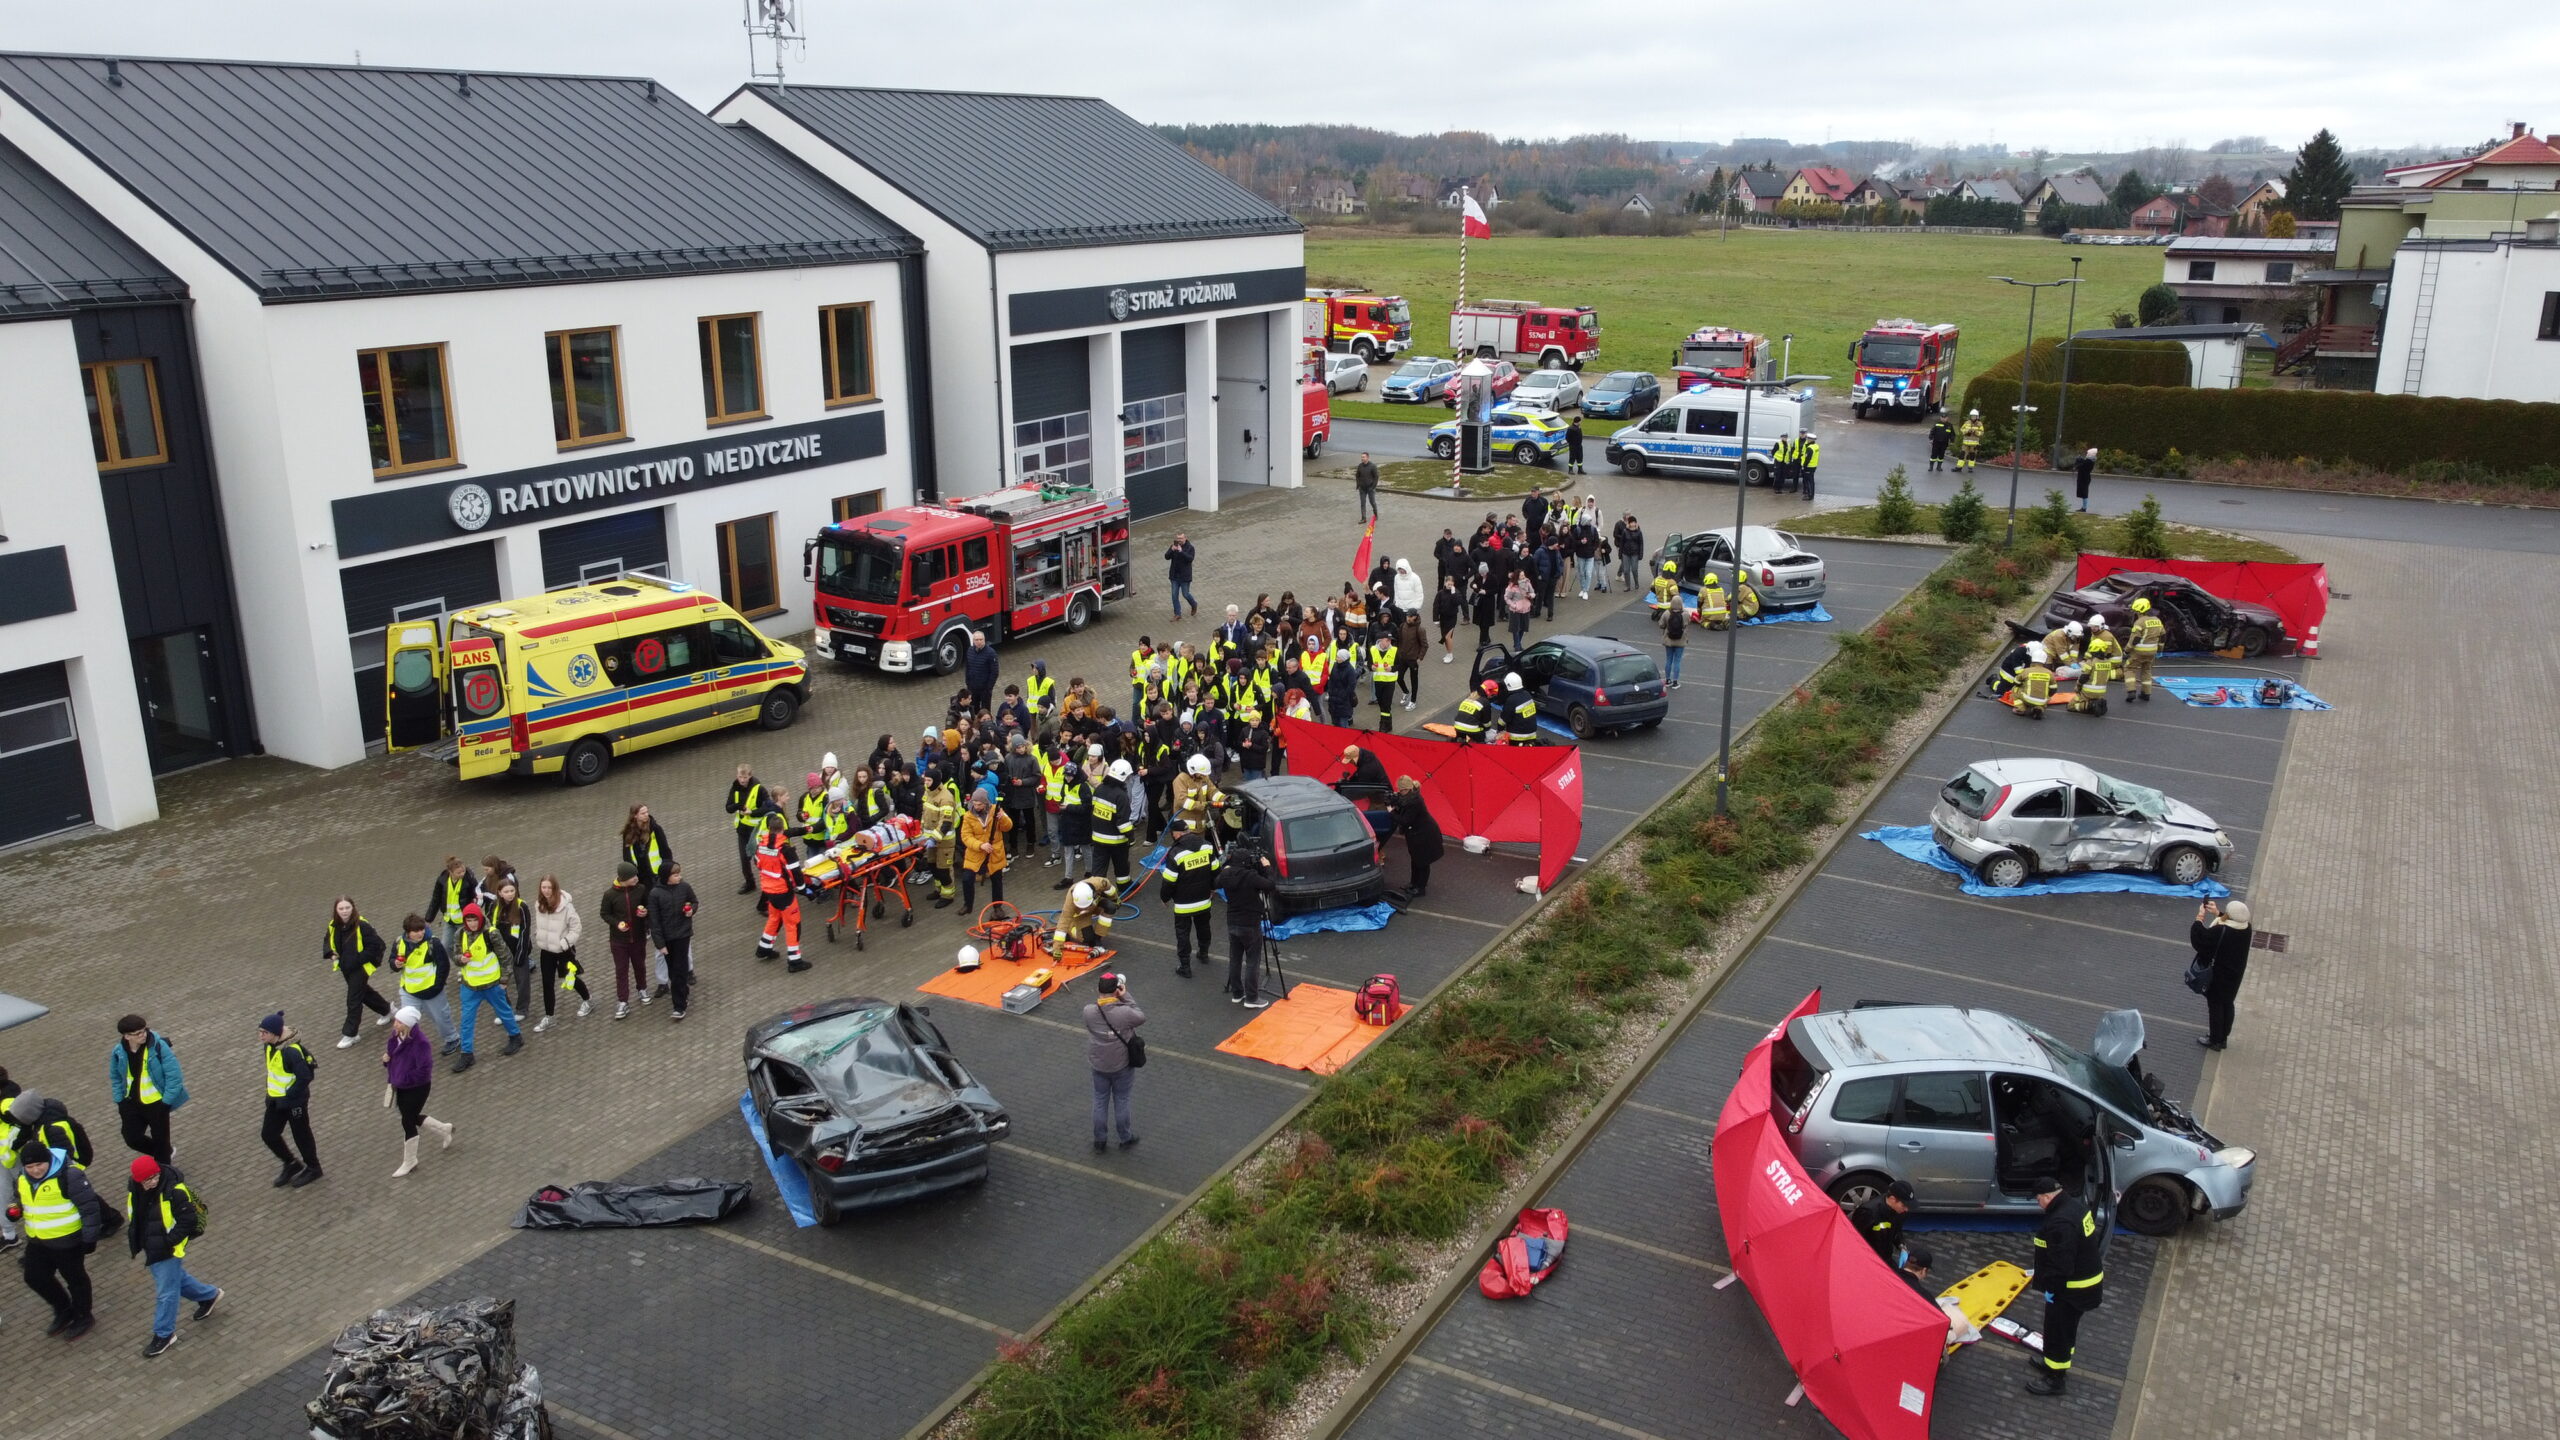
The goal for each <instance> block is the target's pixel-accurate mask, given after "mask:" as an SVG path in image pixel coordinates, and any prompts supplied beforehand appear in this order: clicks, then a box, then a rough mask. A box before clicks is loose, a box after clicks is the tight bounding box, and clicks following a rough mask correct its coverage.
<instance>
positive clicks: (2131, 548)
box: [2117, 495, 2175, 560]
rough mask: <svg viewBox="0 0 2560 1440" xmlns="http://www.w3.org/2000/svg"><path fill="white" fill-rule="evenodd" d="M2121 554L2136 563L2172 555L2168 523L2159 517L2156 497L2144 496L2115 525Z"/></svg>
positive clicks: (2166, 557)
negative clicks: (2122, 546)
mask: <svg viewBox="0 0 2560 1440" xmlns="http://www.w3.org/2000/svg"><path fill="white" fill-rule="evenodd" d="M2117 534H2118V535H2119V536H2120V537H2122V541H2123V544H2124V553H2125V554H2127V555H2130V556H2132V557H2133V558H2134V559H2137V560H2166V559H2169V558H2170V557H2171V555H2173V554H2174V553H2175V552H2174V551H2172V550H2171V549H2170V548H2169V523H2168V522H2167V521H2166V520H2163V519H2161V518H2160V497H2159V496H2157V495H2145V496H2143V497H2142V503H2141V504H2139V505H2136V506H2135V507H2133V512H2132V513H2131V514H2129V515H2127V516H2125V517H2124V519H2123V520H2122V521H2121V522H2119V523H2118V526H2117Z"/></svg>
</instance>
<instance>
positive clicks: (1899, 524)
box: [1876, 465, 1971, 535]
mask: <svg viewBox="0 0 2560 1440" xmlns="http://www.w3.org/2000/svg"><path fill="white" fill-rule="evenodd" d="M1967 483H1968V484H1970V483H1971V482H1970V481H1968V482H1967ZM1919 528H1920V506H1919V504H1918V503H1917V502H1915V501H1914V500H1913V499H1912V498H1911V482H1910V480H1909V479H1907V478H1905V477H1904V475H1903V473H1902V467H1901V466H1899V465H1896V466H1894V467H1893V468H1892V469H1891V470H1888V471H1886V472H1885V476H1884V488H1883V489H1882V490H1879V491H1877V492H1876V533H1877V534H1879V535H1908V534H1910V533H1911V532H1912V531H1914V530H1917V529H1919Z"/></svg>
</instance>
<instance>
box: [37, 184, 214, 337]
mask: <svg viewBox="0 0 2560 1440" xmlns="http://www.w3.org/2000/svg"><path fill="white" fill-rule="evenodd" d="M185 298H187V287H186V282H184V281H182V280H180V279H178V278H177V277H175V276H173V275H170V274H169V273H167V272H166V271H165V270H164V269H162V268H161V265H160V262H159V261H157V260H154V259H152V258H151V257H150V256H149V255H146V254H144V253H143V250H142V247H141V246H139V245H136V244H134V243H133V242H132V241H131V240H129V239H127V238H125V235H124V232H123V231H121V230H118V229H116V228H115V227H114V226H112V225H110V224H108V223H107V221H106V217H105V216H102V215H100V214H99V213H98V212H97V211H95V210H92V209H90V208H89V207H88V206H87V205H85V204H82V203H81V201H80V197H79V196H77V195H74V194H72V193H71V192H70V191H69V190H66V189H64V188H63V187H62V182H60V181H58V180H56V179H54V178H53V177H52V176H50V175H47V174H46V173H44V171H43V169H42V168H40V167H39V166H38V165H37V164H36V162H35V161H34V160H33V159H31V158H29V157H28V155H27V153H26V152H25V151H23V150H20V149H19V148H18V147H17V146H15V145H12V144H10V143H9V142H8V141H6V140H0V320H15V319H26V318H31V317H34V316H39V315H61V314H67V313H69V312H71V311H74V310H94V309H97V308H99V307H101V306H108V305H148V304H157V303H161V302H165V301H171V300H183V299H185Z"/></svg>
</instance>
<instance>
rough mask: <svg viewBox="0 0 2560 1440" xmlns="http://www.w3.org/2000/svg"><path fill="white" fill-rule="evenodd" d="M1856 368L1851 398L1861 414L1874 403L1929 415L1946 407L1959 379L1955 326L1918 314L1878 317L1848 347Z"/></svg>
mask: <svg viewBox="0 0 2560 1440" xmlns="http://www.w3.org/2000/svg"><path fill="white" fill-rule="evenodd" d="M1849 360H1850V363H1851V364H1852V365H1853V366H1855V367H1856V368H1855V370H1854V371H1853V373H1852V374H1851V375H1850V377H1849V404H1850V406H1851V408H1853V409H1855V410H1856V411H1857V412H1858V418H1859V419H1861V420H1864V419H1866V418H1867V410H1868V408H1869V407H1871V406H1872V407H1873V408H1875V409H1877V410H1881V411H1883V412H1884V413H1885V414H1888V415H1893V414H1902V415H1908V416H1910V417H1911V418H1912V419H1914V420H1926V419H1928V418H1929V417H1930V416H1932V415H1935V414H1937V413H1938V412H1939V411H1941V410H1944V409H1945V408H1947V392H1948V391H1949V390H1950V389H1952V388H1953V387H1954V385H1955V377H1956V327H1954V326H1953V325H1923V324H1921V323H1920V322H1919V321H1917V320H1879V321H1877V322H1876V323H1875V324H1874V325H1873V326H1871V327H1869V329H1868V330H1867V333H1866V334H1864V335H1862V336H1860V337H1858V342H1857V343H1856V344H1854V345H1852V346H1850V347H1849Z"/></svg>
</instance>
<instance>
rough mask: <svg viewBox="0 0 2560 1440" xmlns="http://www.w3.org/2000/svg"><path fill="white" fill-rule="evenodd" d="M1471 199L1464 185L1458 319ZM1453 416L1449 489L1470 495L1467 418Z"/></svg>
mask: <svg viewBox="0 0 2560 1440" xmlns="http://www.w3.org/2000/svg"><path fill="white" fill-rule="evenodd" d="M1468 198H1469V197H1468V190H1467V187H1466V186H1464V185H1461V186H1459V187H1458V303H1457V305H1456V307H1455V308H1454V309H1452V310H1451V312H1450V313H1451V315H1452V316H1455V315H1457V314H1459V313H1461V312H1463V311H1465V309H1466V308H1467V205H1468ZM1450 383H1451V384H1453V385H1454V384H1456V383H1457V382H1456V381H1454V380H1452V381H1451V382H1450ZM1449 413H1450V414H1451V415H1452V416H1454V417H1455V418H1456V419H1457V420H1458V422H1459V423H1458V427H1457V429H1455V430H1454V431H1452V432H1451V433H1450V436H1449V438H1450V440H1451V441H1452V442H1454V443H1452V444H1451V445H1450V447H1449V489H1450V492H1451V493H1452V494H1457V495H1464V494H1466V493H1467V483H1466V465H1467V429H1466V417H1465V416H1464V415H1460V414H1459V413H1458V407H1457V406H1454V405H1453V406H1451V407H1449Z"/></svg>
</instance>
